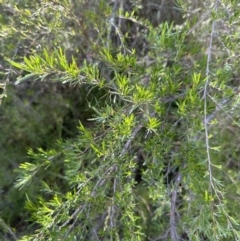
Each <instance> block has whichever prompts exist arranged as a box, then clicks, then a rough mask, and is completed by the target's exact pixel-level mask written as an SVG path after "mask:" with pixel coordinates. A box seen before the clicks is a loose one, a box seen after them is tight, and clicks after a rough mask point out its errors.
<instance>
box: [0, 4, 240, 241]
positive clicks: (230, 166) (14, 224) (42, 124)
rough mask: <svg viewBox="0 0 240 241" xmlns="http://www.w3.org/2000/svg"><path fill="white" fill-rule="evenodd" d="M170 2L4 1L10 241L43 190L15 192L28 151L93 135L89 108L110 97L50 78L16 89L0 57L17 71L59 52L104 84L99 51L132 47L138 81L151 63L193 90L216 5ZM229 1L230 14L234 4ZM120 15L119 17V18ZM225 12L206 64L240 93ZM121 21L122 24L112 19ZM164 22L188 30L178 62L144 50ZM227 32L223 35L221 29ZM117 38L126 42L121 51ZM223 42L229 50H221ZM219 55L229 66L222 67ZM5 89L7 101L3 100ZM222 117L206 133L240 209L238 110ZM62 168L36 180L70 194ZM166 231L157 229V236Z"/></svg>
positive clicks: (3, 184)
mask: <svg viewBox="0 0 240 241" xmlns="http://www.w3.org/2000/svg"><path fill="white" fill-rule="evenodd" d="M176 2H177V1H175V0H171V1H164V0H162V1H157V0H146V1H145V0H142V1H140V0H138V1H131V0H124V1H117V0H116V1H110V0H99V1H95V0H92V1H91V0H90V1H77V0H62V1H58V0H52V1H48V0H44V1H31V0H14V1H11V0H9V1H4V0H3V1H1V2H0V3H1V4H0V40H1V44H0V71H1V73H0V76H1V82H0V84H1V88H0V90H1V93H0V94H4V96H5V94H6V95H7V96H6V97H4V98H1V99H2V104H1V108H0V163H1V169H0V217H1V219H2V220H4V223H5V224H6V225H9V227H11V228H12V230H13V231H14V232H15V233H16V234H17V236H18V235H23V234H25V233H26V232H29V231H28V230H26V227H28V225H29V224H31V222H30V221H29V222H27V221H26V220H27V219H28V218H29V213H28V212H27V211H26V210H25V209H24V205H25V197H26V196H25V195H26V194H27V195H28V197H29V198H30V199H31V200H34V199H36V198H37V196H36V195H37V193H38V189H39V188H40V181H39V180H34V181H33V182H34V185H29V187H28V188H24V189H23V190H20V191H18V190H16V189H15V188H14V187H13V184H14V182H15V180H16V178H17V175H18V174H17V172H16V171H14V170H16V168H17V167H18V166H19V164H20V163H23V162H24V161H26V159H27V158H30V157H27V153H28V150H29V149H32V150H38V148H42V149H43V150H47V149H51V148H56V149H57V148H58V144H57V143H58V141H60V140H68V139H72V138H73V139H74V138H76V135H77V133H78V130H77V128H76V126H77V125H78V123H79V121H81V123H83V125H84V126H86V127H89V128H93V127H94V122H92V121H91V122H90V121H89V118H92V117H93V110H92V109H91V108H89V104H91V105H96V104H97V105H98V107H99V108H100V107H101V105H104V101H105V98H107V95H106V92H105V90H103V89H101V90H99V89H97V88H96V89H94V90H91V91H90V89H89V88H90V87H89V88H88V86H84V87H83V86H79V85H76V86H72V85H70V84H69V83H65V84H62V83H60V82H59V80H61V79H60V76H59V79H58V78H57V77H56V76H54V80H53V79H52V78H51V72H49V73H48V75H47V76H46V78H45V79H44V81H42V82H40V81H34V78H33V77H32V78H29V79H28V80H27V81H24V82H23V83H21V84H19V85H15V84H14V83H15V81H16V80H17V79H19V78H22V77H24V76H26V74H28V73H27V72H26V71H22V70H18V69H14V68H13V67H11V66H10V65H9V62H8V61H6V58H7V59H10V60H13V61H16V62H21V61H22V60H23V58H24V57H29V56H30V55H31V54H36V53H41V52H42V51H43V49H46V50H47V51H48V52H49V53H53V51H54V49H55V48H57V47H58V46H64V53H65V54H66V57H67V60H68V61H71V60H72V57H74V58H75V59H76V62H77V65H78V66H79V67H81V66H83V64H84V61H86V63H94V64H96V65H97V66H100V67H99V69H100V70H101V74H102V75H107V76H108V77H109V78H110V77H111V71H110V72H109V69H108V68H106V69H107V70H104V66H106V65H107V63H103V62H102V60H100V59H101V58H100V56H101V53H100V49H101V47H102V46H108V47H109V48H110V49H111V51H112V53H113V54H116V53H117V52H119V51H121V52H122V53H125V52H126V51H127V50H126V49H133V48H134V49H135V50H136V54H137V56H138V61H139V62H141V63H145V66H146V68H143V69H142V72H143V74H144V71H145V70H147V67H148V66H149V65H151V63H152V62H155V61H158V62H159V63H160V64H162V65H165V66H168V65H169V66H171V65H172V64H173V63H174V61H176V60H177V62H176V65H175V66H176V68H178V67H179V68H181V69H182V70H183V71H182V72H180V74H179V76H177V75H176V76H175V78H176V79H175V81H176V82H178V81H179V82H181V80H182V78H183V76H182V75H183V73H185V76H184V77H185V79H186V80H188V81H190V77H189V76H190V75H191V74H192V72H193V70H197V71H198V72H201V66H197V65H196V62H197V61H199V60H202V61H203V62H206V58H205V57H204V55H205V52H206V51H207V49H206V48H207V43H206V39H207V38H208V37H209V31H208V30H206V29H208V28H209V24H208V22H209V21H210V19H211V18H210V16H209V15H208V14H209V13H208V9H209V6H212V4H213V1H211V0H207V1H199V0H195V1H183V2H181V6H182V8H181V7H180V3H179V5H178V4H176ZM232 2H233V3H232V4H236V7H237V3H235V2H234V1H232ZM119 9H121V11H123V14H119V12H118V10H119ZM225 9H228V6H224V4H223V5H222V15H221V18H222V19H223V20H224V18H229V19H230V20H229V21H225V22H221V21H219V25H221V24H222V26H223V27H222V30H221V31H219V33H218V36H219V38H218V40H216V41H218V42H217V43H216V44H215V46H216V48H215V49H214V62H213V64H216V65H218V66H220V67H223V70H225V71H222V72H221V73H220V72H219V76H220V77H221V79H222V78H223V76H225V77H226V78H228V79H229V81H230V83H229V86H232V87H233V89H237V87H238V84H239V77H238V75H239V72H238V71H239V60H238V59H239V58H238V54H237V53H236V49H237V48H238V46H239V36H238V34H239V32H240V31H239V25H238V24H239V22H236V23H235V22H231V16H234V15H237V14H238V13H237V12H231V10H230V8H229V11H228V14H229V15H231V16H230V17H229V16H226V12H227V11H225ZM231 9H233V7H232V8H231ZM119 11H120V10H119ZM236 11H237V10H236ZM126 12H128V13H129V15H128V14H126ZM130 13H131V14H132V16H131V15H130ZM120 15H121V16H122V17H119V16H120ZM136 18H137V19H138V21H137V22H136V21H135V19H136ZM233 19H234V18H233ZM113 20H114V21H113ZM187 20H188V22H187V23H186V21H187ZM165 21H167V22H168V23H169V25H170V24H171V23H172V22H174V26H176V28H183V29H184V28H188V27H189V26H187V24H190V25H191V28H190V29H191V31H190V33H189V34H188V36H187V37H186V39H185V40H184V41H185V44H184V48H182V46H181V51H182V54H179V53H178V51H179V48H178V46H174V47H172V45H173V44H171V43H169V49H168V50H166V51H164V52H161V51H160V52H159V53H158V52H154V51H152V50H150V47H152V46H149V41H151V37H150V36H148V32H149V30H148V28H147V27H146V24H145V23H146V22H148V23H149V24H151V25H152V26H153V27H157V26H159V25H160V24H161V23H163V22H165ZM227 23H228V24H229V25H228V26H226V25H227ZM114 24H116V26H115V25H114ZM224 24H225V25H224ZM118 30H120V31H118ZM159 34H160V33H159ZM123 36H124V37H123ZM123 39H124V42H122V41H123ZM226 43H228V45H227V46H226V45H225V44H226ZM148 53H149V54H148ZM176 56H177V59H176V60H175V59H174V58H175V57H176ZM223 56H224V57H225V56H227V57H225V58H223ZM189 70H191V71H189ZM169 71H171V70H169ZM202 72H203V71H202ZM186 76H188V77H186ZM220 77H219V78H220ZM6 84H7V85H6ZM188 84H189V83H185V85H183V84H182V85H181V87H182V88H185V87H186V86H187V85H188ZM223 84H225V83H223ZM6 86H7V87H6ZM6 88H7V92H5V91H6ZM231 94H232V89H229V95H231ZM2 97H3V96H2ZM99 100H101V101H99ZM224 112H225V113H227V115H224V114H223V115H220V116H219V118H218V119H219V120H220V121H219V123H218V124H217V125H216V126H215V127H214V128H215V129H213V131H214V132H216V133H218V138H217V140H214V141H215V142H216V144H217V145H221V147H222V148H221V150H220V151H219V152H218V153H217V154H216V158H215V159H216V160H217V164H218V165H222V166H223V169H224V171H225V172H226V176H225V178H226V182H228V183H229V186H227V191H229V195H232V199H235V200H238V199H239V188H238V187H237V185H238V182H237V180H239V174H238V171H239V160H238V156H239V134H240V131H239V126H238V124H237V123H238V120H239V116H238V115H237V114H236V113H238V107H237V104H236V107H235V108H233V109H232V110H229V109H226V110H224ZM229 116H230V117H229ZM186 126H187V125H186ZM186 126H185V127H186ZM219 130H221V131H220V132H219ZM181 131H182V130H181ZM181 131H180V132H181ZM219 134H220V135H219ZM60 160H61V158H60ZM61 166H62V165H61V161H59V163H57V164H56V165H55V166H53V167H51V168H50V170H47V171H46V172H43V173H41V174H40V175H41V178H39V179H40V180H47V182H50V183H55V185H56V186H57V187H60V188H61V189H67V184H66V183H64V181H62V179H61V178H59V179H58V176H57V175H54V174H53V173H55V174H56V173H58V175H61V174H62V172H63V170H61ZM221 177H222V176H221ZM236 191H237V192H238V193H237V196H236ZM136 195H137V196H139V199H140V200H142V201H140V203H139V205H140V206H142V208H140V210H144V211H143V212H145V214H143V219H142V220H140V221H139V222H140V223H141V222H143V223H144V222H145V224H146V223H147V220H144V219H145V218H146V217H148V216H149V215H150V214H149V212H151V211H150V210H151V208H150V207H148V204H146V202H147V201H146V200H148V198H149V197H148V194H146V193H144V191H143V190H141V186H140V187H139V189H136ZM231 208H232V210H231V211H232V212H235V211H236V210H237V208H238V202H236V205H232V206H231ZM140 215H141V214H140ZM156 216H157V215H156ZM156 218H157V217H156ZM0 225H1V224H0ZM141 225H143V224H141ZM33 226H34V225H33ZM143 226H144V225H143ZM144 227H145V228H146V229H148V231H147V232H149V233H153V232H155V227H154V226H151V227H147V225H145V226H144ZM164 227H165V226H164V225H163V229H164ZM30 228H31V226H30ZM34 228H36V227H34ZM12 238H13V236H12V235H10V234H9V232H6V227H5V226H4V225H2V229H0V239H1V240H11V239H12Z"/></svg>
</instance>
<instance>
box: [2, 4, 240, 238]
mask: <svg viewBox="0 0 240 241" xmlns="http://www.w3.org/2000/svg"><path fill="white" fill-rule="evenodd" d="M210 2H211V1H210ZM91 4H92V5H91V7H90V6H88V4H87V3H86V2H84V1H80V2H79V3H74V1H61V2H60V1H52V2H47V1H43V2H41V3H32V2H30V1H29V2H28V1H26V2H21V1H19V2H18V3H17V4H16V5H15V6H14V8H13V9H14V11H13V13H14V14H13V16H12V18H11V19H12V20H14V19H15V18H17V17H18V18H19V19H20V21H19V22H18V23H15V24H13V23H11V24H12V25H11V31H9V32H6V31H7V30H6V29H5V30H4V31H5V32H4V33H5V35H4V34H3V35H4V36H7V37H5V39H8V37H9V36H10V37H12V38H13V39H14V37H15V38H16V35H17V34H19V35H20V39H21V41H23V42H24V41H26V43H25V44H23V47H24V48H25V50H24V51H23V52H24V53H23V54H18V55H16V56H15V57H14V58H13V57H12V56H11V55H10V54H8V55H6V56H5V60H6V61H7V63H9V64H11V66H12V67H11V70H12V72H14V73H15V75H16V77H17V81H15V80H14V81H13V80H12V81H10V77H12V76H11V75H8V74H5V76H7V79H8V81H10V82H11V83H12V82H15V86H21V85H24V84H26V85H27V84H28V83H35V82H36V83H38V84H39V85H37V87H36V89H37V90H36V91H33V92H31V91H30V90H29V92H27V88H25V89H24V90H25V92H24V93H23V94H22V92H21V93H20V94H19V96H18V95H17V94H15V95H14V94H13V96H12V99H13V104H12V102H11V98H10V99H6V102H5V103H6V104H5V105H4V108H3V109H2V112H3V114H2V115H1V116H5V118H7V121H5V122H9V123H10V124H11V126H13V127H14V128H13V131H12V133H13V134H12V135H13V136H11V135H9V133H8V132H9V130H10V128H11V127H8V129H6V126H7V125H6V126H5V127H2V132H1V133H4V134H3V137H1V139H0V140H1V143H2V144H3V145H6V147H7V152H9V150H11V149H10V148H9V146H8V145H7V143H8V142H9V141H10V142H11V141H12V142H13V141H16V143H17V144H18V145H20V144H22V146H21V147H18V148H16V151H17V153H26V149H28V153H27V154H28V158H29V159H28V161H24V162H23V155H24V154H23V155H22V156H20V158H19V160H16V161H15V163H16V164H17V165H19V167H18V169H17V174H18V177H17V178H16V181H15V187H16V188H17V189H20V190H21V191H24V190H27V191H26V192H25V194H26V195H25V209H26V210H27V211H28V212H29V213H30V214H31V215H30V216H28V222H29V223H28V224H26V226H27V225H29V227H30V228H29V229H28V230H27V231H25V232H19V233H21V234H20V235H19V239H18V240H20V241H25V240H35V241H37V240H49V241H50V240H69V241H70V240H90V241H91V240H129V241H130V240H134V241H135V240H173V241H177V240H196V241H198V240H226V241H228V240H229V241H230V240H239V239H240V232H239V223H240V220H239V216H238V212H237V210H238V208H239V201H238V200H239V188H238V186H239V181H238V179H239V178H238V164H237V156H238V142H239V140H238V132H239V124H238V119H239V116H238V112H239V111H238V108H239V99H238V88H237V86H236V84H235V80H236V75H237V74H238V70H239V67H238V64H237V63H235V62H237V58H236V55H235V53H234V52H235V51H236V46H238V44H239V43H238V38H237V37H236V36H233V35H234V34H231V31H233V30H236V29H238V28H239V27H237V25H236V22H238V23H239V21H238V17H239V13H238V12H237V11H234V7H236V5H237V3H236V2H234V1H225V3H222V5H220V3H218V4H219V5H218V4H216V3H213V4H214V8H213V9H212V10H211V13H210V14H209V15H208V16H207V19H206V20H205V17H204V18H203V19H201V20H200V21H199V22H197V23H196V18H192V17H190V18H189V21H187V22H185V23H184V24H182V25H181V26H176V23H174V22H171V23H169V22H160V23H159V24H158V25H157V26H156V24H155V23H156V21H152V22H151V19H150V20H149V21H147V20H144V19H142V18H140V17H141V7H142V6H140V3H135V6H134V7H133V9H132V10H135V11H136V12H134V11H133V12H131V13H130V12H127V11H125V10H124V8H122V7H123V6H117V4H116V3H114V6H110V7H109V6H108V2H107V1H100V2H99V3H96V2H95V1H91ZM179 4H180V3H179ZM123 5H124V6H125V5H126V3H125V2H124V3H123ZM173 6H174V5H173ZM173 6H172V7H173ZM84 7H85V8H86V11H82V10H81V11H80V9H82V8H84ZM185 8H186V12H187V10H188V9H187V4H185ZM201 8H202V11H203V10H206V9H204V6H201ZM138 11H139V12H138ZM146 11H147V10H146ZM227 13H228V14H229V15H228V16H229V19H227V20H226V18H227ZM138 14H139V16H140V17H138ZM189 16H191V15H189ZM204 16H205V15H204ZM220 20H221V21H222V23H223V24H225V26H226V29H227V30H228V31H229V33H230V34H229V37H228V38H226V36H225V33H224V31H222V30H220V27H219V26H218V23H219V22H220ZM209 21H210V22H211V24H212V25H211V26H210V25H209V24H208V22H209ZM235 21H236V22H235ZM3 22H4V21H3ZM25 26H28V27H27V28H25ZM17 27H18V28H17ZM196 29H197V30H199V31H196ZM216 29H218V30H219V32H218V35H217V34H216V33H217V31H216ZM233 32H234V31H233ZM11 34H12V35H11ZM14 35H15V36H14ZM206 36H208V38H207V40H206V39H204V38H205V37H206ZM32 39H34V41H36V40H38V44H36V43H35V42H34V41H33V42H32ZM50 39H54V40H53V41H52V42H51V41H49V40H50ZM229 39H231V41H232V42H231V43H229ZM29 41H30V42H31V43H32V45H31V46H30V47H28V44H27V43H29ZM78 41H79V43H78ZM219 42H220V44H219ZM144 44H145V45H147V46H145V47H144ZM38 46H39V47H38ZM43 46H44V47H43ZM220 46H224V50H221V47H220ZM6 53H8V51H7V50H6ZM13 68H16V70H15V69H14V70H13ZM11 74H13V73H11ZM13 76H14V75H13ZM231 79H232V80H231ZM39 80H40V81H39ZM66 83H67V84H68V86H67V85H66ZM44 86H45V89H44ZM66 86H67V87H66ZM41 88H43V90H44V91H43V92H44V93H47V94H46V95H44V96H42V98H40V99H38V98H37V97H36V96H37V95H38V91H40V90H41ZM61 88H63V89H61ZM4 90H5V86H4ZM9 91H11V88H10V87H9ZM68 91H69V92H68ZM75 91H76V92H75ZM9 93H11V92H9ZM40 93H42V91H40ZM21 95H23V96H21ZM64 96H66V97H67V98H66V99H65V98H64ZM17 97H18V98H17ZM14 98H17V101H14ZM36 98H37V99H36ZM19 100H21V101H23V102H24V103H25V105H26V106H30V108H31V112H29V114H27V113H28V112H26V110H25V105H17V102H18V101H19ZM7 101H9V102H7ZM33 102H34V105H33V104H32V103H33ZM13 105H16V106H17V107H18V108H17V109H14V108H13ZM69 112H71V113H72V114H73V117H74V118H73V119H74V120H71V116H69V114H68V113H69ZM76 112H80V115H78V114H76V115H74V113H76ZM10 119H11V121H10ZM8 120H9V121H8ZM66 120H67V121H66ZM78 120H79V121H78ZM27 122H29V124H28V125H27V124H26V123H27ZM39 122H41V123H42V126H40V130H38V129H39V126H38V125H37V123H39ZM66 122H67V123H66ZM27 126H30V127H28V128H27ZM69 126H70V127H69ZM75 127H76V130H75V131H72V128H75ZM65 131H66V132H68V134H66V132H65ZM23 133H26V137H24V138H23ZM36 133H37V134H36ZM64 133H65V134H64ZM69 133H70V134H69ZM9 138H10V139H9ZM22 140H23V141H22ZM232 141H233V142H232ZM8 155H9V154H8ZM4 157H5V155H2V156H1V158H4ZM226 162H227V163H226ZM5 163H6V161H4V165H6V164H5ZM17 165H16V166H17ZM5 169H7V167H5ZM1 175H3V174H2V173H1ZM21 198H22V199H23V194H22V196H21ZM7 201H8V200H7V199H6V201H5V202H7ZM20 203H21V204H22V202H20ZM21 204H20V206H21ZM21 208H23V207H22V206H21ZM25 218H26V217H25ZM1 220H2V219H0V221H1ZM7 221H8V220H7ZM8 222H9V223H11V221H8ZM1 228H2V229H3V230H5V231H4V232H7V233H8V234H10V237H11V238H12V239H14V238H15V234H14V232H13V231H12V229H11V228H10V226H8V224H6V223H5V222H4V221H1ZM6 230H7V231H6ZM20 236H21V237H20ZM6 237H7V236H5V237H4V238H6Z"/></svg>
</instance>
